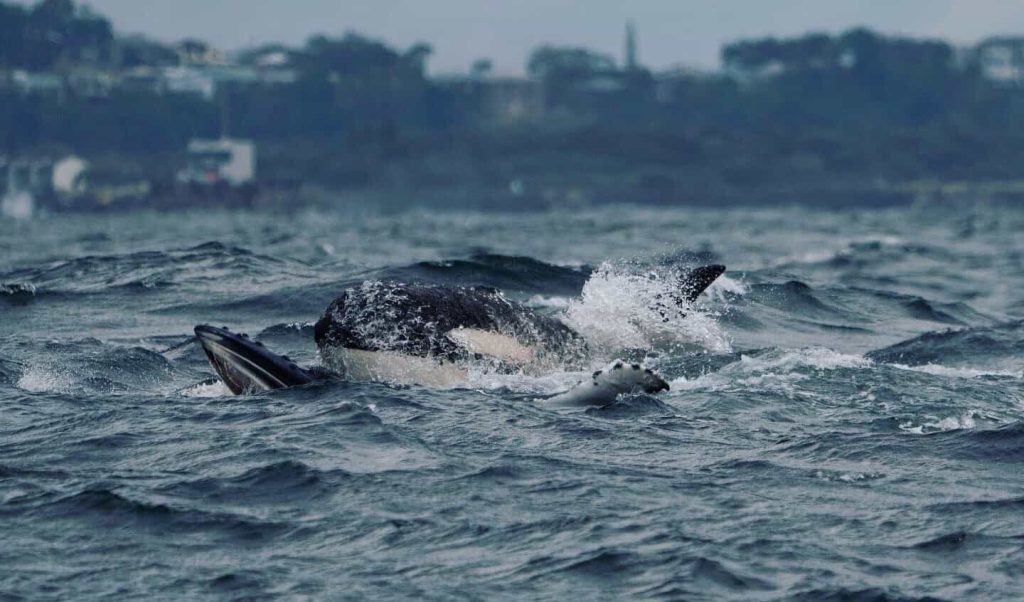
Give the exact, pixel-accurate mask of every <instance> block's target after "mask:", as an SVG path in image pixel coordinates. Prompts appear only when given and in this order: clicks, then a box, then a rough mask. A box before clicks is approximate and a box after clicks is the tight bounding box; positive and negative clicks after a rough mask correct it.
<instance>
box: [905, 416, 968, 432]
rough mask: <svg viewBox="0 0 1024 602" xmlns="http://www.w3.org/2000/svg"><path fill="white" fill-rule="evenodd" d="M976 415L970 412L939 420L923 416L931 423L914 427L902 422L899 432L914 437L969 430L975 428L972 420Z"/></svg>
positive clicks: (910, 423)
mask: <svg viewBox="0 0 1024 602" xmlns="http://www.w3.org/2000/svg"><path fill="white" fill-rule="evenodd" d="M977 415H978V414H977V412H974V411H971V412H968V413H966V414H963V415H961V416H948V417H946V418H941V419H940V418H938V417H936V416H925V418H926V419H930V420H931V422H924V423H922V424H918V425H915V424H914V423H913V422H910V421H908V422H904V423H902V424H900V430H902V431H905V432H907V433H911V434H914V435H927V434H928V433H943V432H947V431H961V430H969V429H973V428H974V427H975V426H976V423H975V421H974V418H975V417H976V416H977Z"/></svg>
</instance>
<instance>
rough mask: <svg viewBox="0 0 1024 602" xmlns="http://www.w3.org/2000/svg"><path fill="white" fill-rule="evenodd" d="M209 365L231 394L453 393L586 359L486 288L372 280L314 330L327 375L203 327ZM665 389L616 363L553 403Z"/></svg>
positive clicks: (539, 319) (694, 284)
mask: <svg viewBox="0 0 1024 602" xmlns="http://www.w3.org/2000/svg"><path fill="white" fill-rule="evenodd" d="M724 271H725V267H724V266H718V265H713V266H703V267H700V268H697V269H695V270H692V271H691V272H689V273H688V274H687V275H686V276H684V277H683V278H681V279H680V286H679V288H678V290H679V293H678V295H674V296H671V297H670V298H669V299H666V300H665V301H664V302H662V303H661V304H660V305H659V307H656V308H652V309H654V310H656V311H665V310H667V309H669V308H670V307H671V306H677V307H678V306H682V305H683V303H684V302H692V301H693V300H694V299H696V297H697V296H698V295H700V294H701V293H702V292H703V291H704V290H705V289H706V288H707V287H708V286H709V285H710V284H711V283H712V282H714V280H715V279H716V278H718V276H720V275H721V274H722V273H723V272H724ZM195 332H196V337H197V339H198V341H199V343H200V345H201V346H202V348H203V350H204V352H205V353H206V355H207V358H208V359H209V361H210V364H211V366H213V368H214V370H215V371H216V372H217V374H218V376H219V377H220V378H221V380H223V381H224V383H225V384H226V385H227V386H228V388H229V389H230V390H231V391H232V392H233V393H235V394H244V393H251V392H258V391H268V390H273V389H280V388H286V387H293V386H299V385H304V384H309V383H312V382H315V381H317V380H322V379H324V378H347V379H352V380H372V381H382V382H389V383H393V384H419V385H425V386H456V385H458V384H459V383H463V382H465V381H466V379H467V377H468V372H467V364H468V363H469V362H471V361H472V362H484V363H485V364H490V367H491V369H494V370H497V371H503V372H513V371H519V370H524V369H532V370H537V369H543V368H545V367H555V366H558V367H561V368H562V369H566V368H568V369H573V368H578V367H580V366H582V365H583V364H584V362H585V361H586V359H587V357H588V349H587V343H586V341H585V340H584V339H583V337H582V336H581V335H580V334H578V333H577V332H575V331H574V330H572V329H571V328H569V327H568V326H566V325H565V324H563V323H562V322H560V321H558V320H556V319H554V318H551V317H548V316H544V315H541V314H538V313H537V312H535V311H533V310H531V309H530V308H528V307H525V306H523V305H520V304H518V303H515V302H513V301H510V300H509V299H507V298H505V296H504V295H502V294H501V292H499V291H497V290H496V289H493V288H489V287H452V286H443V285H424V284H411V283H401V282H380V281H367V282H364V283H363V284H361V285H360V286H358V287H353V288H350V289H347V290H345V291H344V292H342V294H341V295H340V296H339V297H338V298H337V299H335V300H334V301H333V302H332V303H331V304H330V306H328V308H327V310H326V311H325V312H324V314H323V316H322V317H321V318H320V320H318V321H317V323H316V326H315V328H314V338H315V340H316V344H317V348H318V350H319V352H320V357H321V359H322V360H323V363H324V364H325V368H302V367H300V366H297V365H296V364H295V363H294V362H292V361H291V360H289V359H288V358H287V357H285V356H280V355H277V354H275V353H273V352H271V351H269V350H267V349H266V348H265V347H263V346H262V344H260V343H259V342H257V341H253V340H252V339H250V338H249V337H247V336H246V335H242V334H236V333H232V332H231V331H230V330H228V329H226V328H216V327H212V326H207V325H200V326H197V327H196V329H195ZM667 389H668V384H667V383H666V382H665V381H664V380H663V379H662V378H661V377H659V376H658V375H657V374H655V373H654V372H653V371H651V370H649V369H646V368H644V367H642V366H640V365H639V364H624V363H622V362H613V363H612V364H611V365H609V367H608V368H607V369H605V370H600V371H598V372H595V373H594V375H593V377H592V379H591V380H590V381H588V382H584V383H581V384H580V385H579V386H577V387H576V388H574V389H572V390H570V391H567V392H566V393H562V394H559V395H556V396H554V397H553V398H551V399H550V401H551V402H553V403H556V404H558V405H567V406H573V405H594V404H604V403H610V402H611V401H614V399H615V398H616V397H617V396H618V395H620V394H622V393H628V392H633V391H642V392H645V393H657V392H659V391H663V390H667Z"/></svg>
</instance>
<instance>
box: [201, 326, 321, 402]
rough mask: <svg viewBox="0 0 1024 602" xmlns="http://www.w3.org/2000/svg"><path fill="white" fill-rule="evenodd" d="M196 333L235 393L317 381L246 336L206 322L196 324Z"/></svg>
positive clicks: (222, 376) (209, 358) (280, 387)
mask: <svg viewBox="0 0 1024 602" xmlns="http://www.w3.org/2000/svg"><path fill="white" fill-rule="evenodd" d="M195 333H196V339H198V341H199V344H200V346H201V347H202V348H203V352H205V353H206V358H207V359H208V360H209V361H210V366H212V367H213V369H214V371H216V372H217V376H219V377H220V379H221V380H222V381H224V384H225V385H227V387H228V389H230V390H231V392H232V393H234V394H236V395H241V394H245V393H256V392H260V391H270V390H273V389H284V388H286V387H294V386H296V385H304V384H307V383H310V382H313V380H315V379H314V378H313V376H312V375H311V374H310V373H309V372H308V371H307V370H304V369H302V368H300V367H299V366H296V365H295V364H294V363H292V362H291V360H289V359H288V358H287V357H285V356H282V355H277V354H276V353H273V352H271V351H269V350H267V349H266V348H264V347H263V346H262V345H261V344H260V343H257V342H256V341H253V340H252V339H250V338H249V337H248V336H246V335H243V334H236V333H233V332H231V331H230V330H228V329H226V328H217V327H215V326H208V325H205V324H201V325H199V326H196V328H195Z"/></svg>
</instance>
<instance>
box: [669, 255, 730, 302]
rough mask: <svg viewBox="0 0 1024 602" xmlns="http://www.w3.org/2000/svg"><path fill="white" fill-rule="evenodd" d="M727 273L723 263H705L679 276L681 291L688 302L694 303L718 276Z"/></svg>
mask: <svg viewBox="0 0 1024 602" xmlns="http://www.w3.org/2000/svg"><path fill="white" fill-rule="evenodd" d="M724 273H725V266H724V265H721V264H717V263H716V264H712V265H703V266H701V267H699V268H694V269H692V270H690V271H689V272H687V273H686V274H684V275H683V276H682V277H680V278H679V292H680V293H682V299H685V300H686V302H687V303H693V302H694V301H696V300H697V297H699V296H700V294H701V293H703V292H704V291H705V290H707V288H708V287H709V286H711V283H712V282H714V281H715V280H718V277H719V276H721V275H722V274H724Z"/></svg>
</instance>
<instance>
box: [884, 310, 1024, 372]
mask: <svg viewBox="0 0 1024 602" xmlns="http://www.w3.org/2000/svg"><path fill="white" fill-rule="evenodd" d="M867 356H868V357H869V358H871V359H873V360H875V361H879V362H884V363H891V364H902V365H905V366H918V367H919V366H925V365H929V364H941V365H947V366H948V365H953V366H956V365H960V366H977V365H979V364H987V365H988V366H991V365H992V364H993V362H999V363H1000V365H1001V366H1003V365H1005V364H1015V365H1016V366H1020V365H1021V363H1020V361H1019V358H1021V357H1022V356H1024V320H1021V321H1016V322H1010V323H1006V324H1001V325H997V326H991V327H975V328H965V329H961V330H945V331H940V332H926V333H924V334H922V335H919V336H916V337H914V338H912V339H909V340H906V341H902V342H900V343H896V344H895V345H890V346H889V347H885V348H883V349H878V350H875V351H871V352H869V353H868V354H867ZM1017 372H1018V373H1019V368H1018V369H1017Z"/></svg>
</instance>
